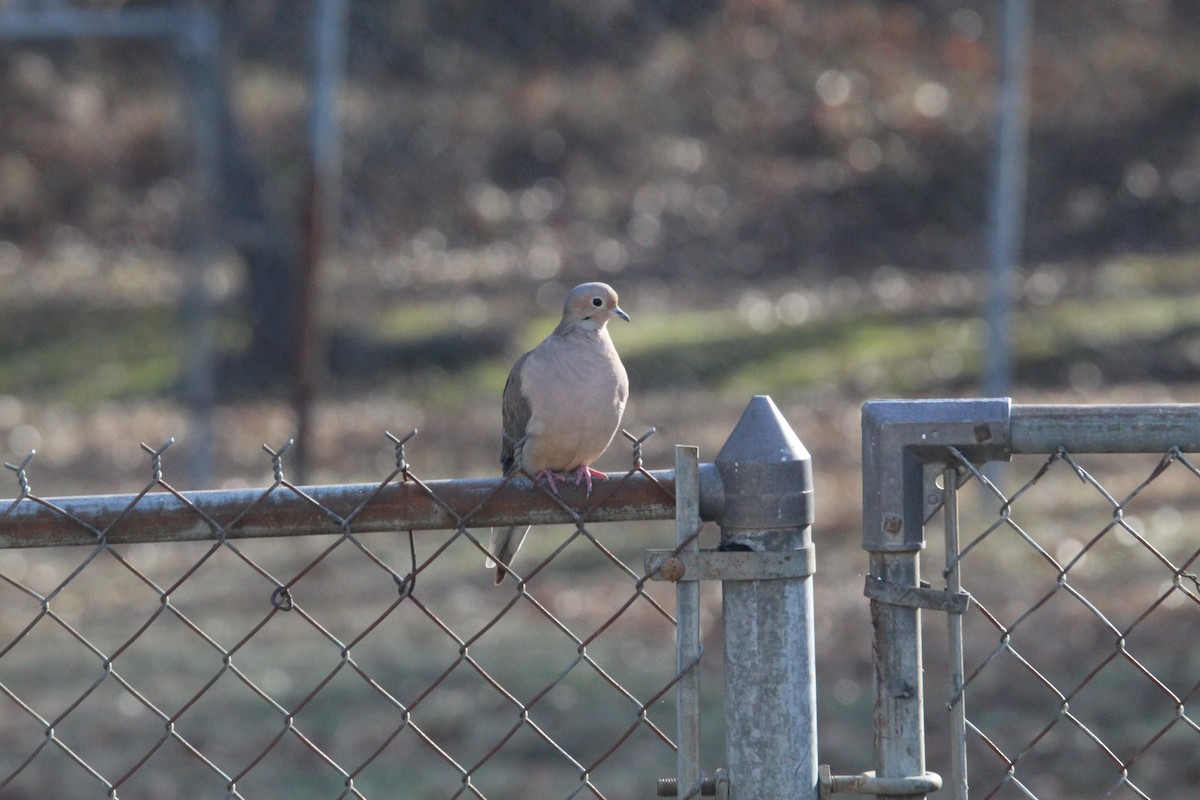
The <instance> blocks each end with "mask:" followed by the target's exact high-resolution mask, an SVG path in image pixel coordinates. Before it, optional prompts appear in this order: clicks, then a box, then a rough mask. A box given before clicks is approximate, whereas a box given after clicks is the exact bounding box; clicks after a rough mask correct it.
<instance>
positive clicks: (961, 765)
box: [942, 467, 967, 800]
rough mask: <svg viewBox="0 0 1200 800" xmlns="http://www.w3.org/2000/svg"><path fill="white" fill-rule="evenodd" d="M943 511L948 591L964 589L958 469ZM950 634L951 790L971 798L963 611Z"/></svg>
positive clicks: (945, 491) (957, 797) (946, 480)
mask: <svg viewBox="0 0 1200 800" xmlns="http://www.w3.org/2000/svg"><path fill="white" fill-rule="evenodd" d="M942 496H943V497H944V498H945V501H944V504H943V506H942V514H944V515H945V526H946V591H947V592H949V593H951V594H958V593H959V592H961V591H962V576H961V575H960V574H959V561H958V472H957V471H956V470H955V469H954V468H953V467H948V468H947V469H946V471H945V472H944V473H943V475H942ZM946 627H947V630H948V631H949V637H950V747H951V751H950V764H951V767H950V768H951V778H950V792H951V796H952V797H953V798H954V800H967V698H966V695H964V694H963V629H962V614H947V620H946Z"/></svg>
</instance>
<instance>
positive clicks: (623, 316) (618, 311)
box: [612, 306, 629, 322]
mask: <svg viewBox="0 0 1200 800" xmlns="http://www.w3.org/2000/svg"><path fill="white" fill-rule="evenodd" d="M612 312H613V313H614V314H616V315H617V316H618V317H620V318H621V319H623V320H625V321H626V322H629V315H628V314H626V313H625V312H624V311H622V310H621V308H620V306H613V310H612Z"/></svg>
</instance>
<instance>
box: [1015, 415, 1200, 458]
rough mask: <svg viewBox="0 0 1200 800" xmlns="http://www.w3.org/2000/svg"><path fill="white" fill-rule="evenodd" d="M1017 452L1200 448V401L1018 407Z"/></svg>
mask: <svg viewBox="0 0 1200 800" xmlns="http://www.w3.org/2000/svg"><path fill="white" fill-rule="evenodd" d="M1009 426H1010V432H1009V439H1010V444H1011V447H1012V452H1013V453H1025V454H1041V453H1053V452H1055V451H1056V450H1058V448H1060V447H1063V448H1066V449H1067V451H1068V452H1071V453H1156V452H1157V453H1162V452H1165V451H1166V450H1169V449H1170V448H1172V447H1178V448H1179V449H1180V450H1183V451H1185V452H1198V451H1200V405H1197V404H1194V403H1186V404H1185V403H1178V404H1174V403H1173V404H1155V405H1013V406H1012V410H1011V417H1010V422H1009Z"/></svg>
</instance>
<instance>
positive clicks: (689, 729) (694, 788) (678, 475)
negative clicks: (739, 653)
mask: <svg viewBox="0 0 1200 800" xmlns="http://www.w3.org/2000/svg"><path fill="white" fill-rule="evenodd" d="M700 525H701V521H700V449H699V448H697V447H685V446H684V445H676V447H675V545H676V546H677V547H679V546H680V545H682V548H681V551H682V552H692V553H694V552H697V551H698V550H699V549H700V540H699V538H698V537H696V536H695V533H696V532H697V531H698V530H699V529H700ZM685 542H686V544H684V543H685ZM675 624H676V626H677V627H676V632H675V669H676V670H677V671H678V672H679V674H680V675H681V676H682V677H680V679H679V683H678V684H677V689H676V693H677V702H676V710H675V722H676V730H677V731H678V734H677V741H676V747H677V749H676V751H675V753H676V760H675V773H676V775H675V777H676V779H677V782H676V784H675V785H676V786H677V787H679V788H678V792H677V793H676V797H678V798H680V800H683V798H690V797H699V796H700V781H701V778H702V777H703V776H702V775H701V772H700V669H699V666H700V665H699V659H700V581H677V582H676V583H675Z"/></svg>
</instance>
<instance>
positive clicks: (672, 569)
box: [658, 556, 687, 583]
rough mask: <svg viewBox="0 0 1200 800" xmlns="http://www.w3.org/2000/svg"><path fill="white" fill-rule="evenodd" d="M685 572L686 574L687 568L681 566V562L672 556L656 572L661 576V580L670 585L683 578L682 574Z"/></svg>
mask: <svg viewBox="0 0 1200 800" xmlns="http://www.w3.org/2000/svg"><path fill="white" fill-rule="evenodd" d="M685 572H687V567H685V566H684V565H683V562H682V561H680V560H679V559H678V558H675V557H674V556H671V557H670V558H668V559H667V560H666V561H664V562H663V564H662V567H660V568H659V570H658V574H659V575H662V576H663V578H665V579H666V580H669V581H671V582H672V583H674V582H675V581H678V580H679V579H681V578H682V577H683V573H685Z"/></svg>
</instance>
